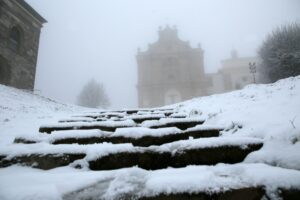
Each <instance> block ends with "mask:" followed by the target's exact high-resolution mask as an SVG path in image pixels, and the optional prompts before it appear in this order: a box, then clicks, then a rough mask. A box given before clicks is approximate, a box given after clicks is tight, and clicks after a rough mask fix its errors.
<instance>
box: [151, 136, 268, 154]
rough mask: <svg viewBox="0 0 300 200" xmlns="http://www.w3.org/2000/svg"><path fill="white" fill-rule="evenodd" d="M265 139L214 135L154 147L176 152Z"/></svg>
mask: <svg viewBox="0 0 300 200" xmlns="http://www.w3.org/2000/svg"><path fill="white" fill-rule="evenodd" d="M262 142H263V141H262V140H261V139H258V138H249V137H213V138H199V139H192V140H182V141H177V142H171V143H167V144H163V145H161V146H159V147H158V148H157V147H154V146H152V148H153V149H161V150H163V151H169V152H176V151H179V152H180V151H182V150H185V149H203V148H213V147H220V146H240V147H242V148H244V147H245V148H246V146H247V145H253V144H261V143H262Z"/></svg>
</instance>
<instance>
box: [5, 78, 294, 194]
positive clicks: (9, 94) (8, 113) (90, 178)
mask: <svg viewBox="0 0 300 200" xmlns="http://www.w3.org/2000/svg"><path fill="white" fill-rule="evenodd" d="M169 107H171V108H174V109H175V110H176V111H178V115H188V116H193V117H195V118H201V119H205V123H204V124H203V126H199V127H196V128H200V129H201V127H202V128H203V127H215V128H216V127H218V128H219V127H222V128H225V130H224V131H223V132H222V137H220V138H218V139H217V140H218V142H221V143H222V142H226V141H227V140H228V141H232V140H230V139H231V138H232V137H234V138H235V139H236V140H240V141H242V140H243V138H244V140H245V141H246V140H248V139H249V138H252V140H259V141H263V142H264V146H263V147H262V149H260V150H259V151H257V152H254V153H251V154H249V155H248V156H247V158H246V159H245V160H244V162H243V163H241V164H234V165H227V164H218V165H216V166H188V167H185V168H181V169H172V168H168V169H163V170H156V171H146V170H142V169H139V168H135V167H134V168H128V169H120V170H114V171H101V172H94V171H90V170H87V169H80V170H79V169H74V168H72V167H70V166H67V167H60V168H57V169H53V170H48V171H44V170H38V169H33V168H29V167H21V166H12V167H7V168H4V169H0V199H55V200H56V199H61V198H62V196H63V195H65V194H67V193H69V192H72V191H75V190H77V189H80V188H83V187H86V186H89V185H94V184H95V183H98V186H97V187H99V188H101V189H98V190H96V191H98V192H99V194H97V195H99V196H102V197H105V198H107V199H115V198H117V197H118V195H120V194H126V193H130V192H131V193H132V192H136V193H137V194H138V195H154V194H158V193H160V192H164V193H172V192H196V191H218V190H225V189H230V188H241V187H245V186H259V185H266V186H267V190H268V191H269V192H272V189H274V188H278V187H280V188H298V189H299V188H300V171H299V170H300V153H299V152H300V76H298V77H294V78H288V79H284V80H281V81H278V82H276V83H274V84H269V85H250V86H248V87H246V88H245V89H243V90H239V91H234V92H230V93H226V94H220V95H213V96H208V97H202V98H195V99H192V100H190V101H186V102H183V103H179V104H176V105H172V106H169ZM91 111H93V110H89V109H86V108H81V107H77V106H71V105H64V104H59V103H56V102H54V101H52V100H50V99H46V98H44V97H40V96H38V95H32V94H31V93H28V92H23V91H20V90H17V89H13V88H9V87H5V86H1V85H0V152H9V151H11V152H16V151H20V152H21V151H22V148H23V146H22V145H21V144H12V142H13V139H14V137H16V136H18V137H19V136H24V137H32V138H36V136H37V135H38V134H41V133H38V128H39V126H40V125H41V124H51V123H56V122H57V121H58V120H61V119H68V118H70V116H74V115H80V114H82V113H83V112H91ZM75 123H76V122H75ZM157 123H166V120H160V121H153V122H152V124H157ZM148 125H149V124H148ZM145 127H147V124H145ZM139 129H140V130H146V131H142V132H143V133H145V134H150V135H151V134H156V133H155V131H151V132H149V130H148V129H146V128H134V130H135V131H137V132H138V130H139ZM166 130H167V129H166ZM117 133H118V134H130V133H132V132H130V133H128V132H126V131H125V130H118V131H117ZM89 134H92V135H93V134H94V135H99V134H103V133H100V132H99V131H96V132H95V131H93V130H91V131H90V133H89ZM160 134H161V133H160ZM164 134H165V133H164ZM54 135H55V134H54ZM53 137H54V136H53ZM232 139H233V138H232ZM199 141H200V140H199ZM201 141H202V143H205V144H203V145H207V144H209V139H207V141H206V142H205V140H201ZM177 144H180V145H181V143H180V142H177V143H176V142H175V143H173V144H167V145H164V146H162V147H161V148H165V147H168V148H171V147H172V148H174V146H176V145H177ZM34 145H35V146H36V147H34ZM34 145H32V147H34V148H33V149H31V151H34V150H35V149H36V150H39V148H41V149H43V150H45V149H50V148H51V147H49V148H48V146H51V145H49V144H46V143H41V144H34ZM182 145H202V144H200V142H199V143H197V140H195V141H188V142H187V143H184V144H183V143H182ZM212 145H213V144H212ZM75 146H76V145H75ZM86 146H88V145H86ZM110 146H112V145H110V144H103V149H104V151H106V148H107V149H109V148H110ZM177 146H178V145H177ZM119 147H120V148H121V149H124V148H128V149H131V148H133V147H132V146H131V145H127V144H124V145H120V146H119ZM70 148H74V145H73V147H70ZM75 148H76V147H75ZM85 148H88V147H81V149H80V148H77V150H78V151H81V150H82V151H84V149H85ZM26 150H28V148H27V149H26ZM98 150H99V149H98ZM99 151H101V150H99ZM195 180H196V181H195ZM96 185H97V184H96ZM92 191H93V192H95V190H92Z"/></svg>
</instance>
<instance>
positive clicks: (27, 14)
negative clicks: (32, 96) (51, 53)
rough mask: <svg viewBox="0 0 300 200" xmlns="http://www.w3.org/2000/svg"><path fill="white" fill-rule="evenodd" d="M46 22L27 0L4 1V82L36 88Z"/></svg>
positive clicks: (0, 42) (0, 41)
mask: <svg viewBox="0 0 300 200" xmlns="http://www.w3.org/2000/svg"><path fill="white" fill-rule="evenodd" d="M43 23H46V20H45V19H44V18H43V17H41V16H40V15H39V14H38V13H37V12H36V11H35V10H34V9H33V8H32V7H31V6H30V5H28V4H27V3H26V2H25V1H24V0H1V1H0V84H5V85H10V86H13V87H17V88H21V89H28V90H33V88H34V81H35V72H36V64H37V56H38V47H39V38H40V31H41V28H42V26H43Z"/></svg>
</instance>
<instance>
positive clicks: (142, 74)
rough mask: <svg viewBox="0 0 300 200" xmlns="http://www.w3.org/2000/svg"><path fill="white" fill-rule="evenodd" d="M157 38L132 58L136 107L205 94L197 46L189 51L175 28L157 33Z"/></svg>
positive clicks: (201, 63) (166, 103)
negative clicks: (136, 79) (136, 73)
mask: <svg viewBox="0 0 300 200" xmlns="http://www.w3.org/2000/svg"><path fill="white" fill-rule="evenodd" d="M158 34H159V39H158V41H157V42H155V43H154V44H150V45H149V47H148V50H147V51H145V52H141V51H140V49H138V53H137V55H136V59H137V65H138V84H137V89H138V103H139V107H155V106H163V105H168V104H173V103H177V102H180V101H183V100H187V99H191V98H193V97H196V96H202V95H205V94H206V89H205V88H206V86H207V81H206V80H205V79H206V78H205V74H204V66H203V50H202V49H201V47H200V45H199V46H198V47H197V48H192V47H191V46H190V45H189V42H185V41H182V40H180V39H179V38H178V35H177V29H176V27H173V28H171V27H169V26H166V27H165V28H163V29H161V28H160V29H159V31H158Z"/></svg>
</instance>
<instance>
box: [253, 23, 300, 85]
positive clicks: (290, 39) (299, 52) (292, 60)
mask: <svg viewBox="0 0 300 200" xmlns="http://www.w3.org/2000/svg"><path fill="white" fill-rule="evenodd" d="M258 54H259V56H260V58H261V60H262V63H261V66H260V73H261V74H262V76H263V78H264V79H265V81H266V82H275V81H277V80H278V79H282V78H287V77H290V76H297V75H299V74H300V24H290V25H285V26H281V27H279V28H277V29H276V30H274V31H273V32H272V33H271V34H270V35H268V37H267V38H266V40H265V41H264V43H263V44H262V46H261V47H260V49H259V51H258Z"/></svg>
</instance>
